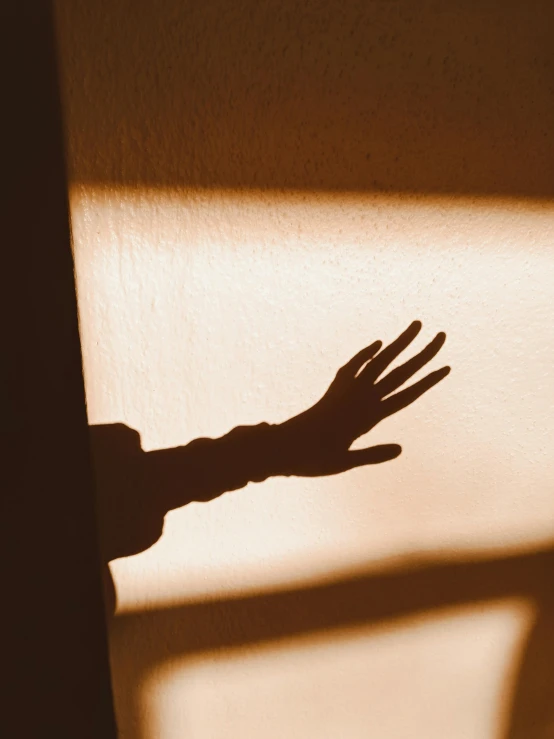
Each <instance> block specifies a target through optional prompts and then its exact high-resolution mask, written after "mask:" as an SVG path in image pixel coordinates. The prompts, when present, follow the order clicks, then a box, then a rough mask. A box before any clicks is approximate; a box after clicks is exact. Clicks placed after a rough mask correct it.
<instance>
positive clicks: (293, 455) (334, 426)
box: [277, 321, 450, 477]
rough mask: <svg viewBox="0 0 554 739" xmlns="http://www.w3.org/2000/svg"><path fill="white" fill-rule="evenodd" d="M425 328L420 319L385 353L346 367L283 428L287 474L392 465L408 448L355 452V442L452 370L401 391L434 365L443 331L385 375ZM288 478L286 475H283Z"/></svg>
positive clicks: (375, 351)
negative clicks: (318, 396) (314, 399)
mask: <svg viewBox="0 0 554 739" xmlns="http://www.w3.org/2000/svg"><path fill="white" fill-rule="evenodd" d="M420 330H421V323H420V322H419V321H414V322H413V323H412V324H411V325H410V326H409V327H408V328H407V329H406V331H404V332H403V333H402V334H401V335H400V336H399V337H398V338H397V339H396V340H395V341H393V342H392V343H391V344H389V346H387V347H385V348H384V349H382V350H381V351H380V349H381V345H382V344H381V342H380V341H375V342H374V343H373V344H371V345H370V346H368V347H366V348H365V349H362V351H361V352H359V353H358V354H356V356H355V357H353V358H352V359H351V360H350V361H349V362H348V363H347V364H345V365H344V367H342V368H341V369H340V370H339V371H338V373H337V376H336V377H335V379H334V380H333V382H332V383H331V385H330V387H329V389H328V390H327V392H326V393H325V395H324V396H323V397H322V398H321V400H319V401H318V402H317V403H316V404H315V405H314V406H312V407H311V408H309V409H308V410H307V411H304V413H301V414H300V415H298V416H295V417H294V418H291V419H290V420H289V421H286V422H285V423H283V424H281V425H280V426H279V427H277V428H278V429H279V430H280V432H281V438H282V447H281V448H282V449H283V448H285V449H286V450H287V451H286V453H285V455H284V456H285V458H286V459H287V470H286V472H285V473H284V474H286V475H300V476H304V477H306V476H307V477H316V476H320V475H333V474H338V473H340V472H345V471H347V470H350V469H353V468H354V467H360V466H362V465H366V464H377V463H380V462H387V461H388V460H391V459H394V458H395V457H397V456H398V455H399V454H400V453H401V451H402V449H401V447H400V446H399V445H398V444H383V445H379V446H373V447H369V448H366V449H355V450H351V449H350V447H351V445H352V444H353V442H354V441H355V440H356V439H358V438H359V437H360V436H363V435H364V434H366V433H367V432H368V431H370V430H371V429H372V428H373V427H374V426H376V425H377V424H378V423H379V421H382V420H383V419H384V418H386V417H387V416H390V415H392V414H393V413H396V412H397V411H399V410H401V409H402V408H405V407H406V406H408V405H410V404H411V403H413V402H414V401H415V400H417V398H419V397H420V396H421V395H423V393H425V392H427V390H429V389H430V388H432V387H433V386H434V385H436V384H437V383H438V382H440V381H441V380H442V379H443V378H444V377H446V375H448V373H449V372H450V367H442V368H441V369H439V370H436V371H434V372H431V373H430V374H429V375H427V376H426V377H424V378H423V379H421V380H419V381H418V382H415V383H414V384H413V385H410V386H409V387H407V388H405V389H403V390H400V391H399V392H395V391H396V390H398V389H399V388H400V387H401V386H402V385H403V384H404V383H405V382H406V381H407V380H409V379H410V378H411V377H412V376H413V375H414V374H415V373H416V372H417V371H418V370H419V369H421V368H422V367H423V366H424V365H425V364H427V362H429V361H430V360H431V359H432V358H433V357H434V356H435V355H436V354H437V353H438V351H439V350H440V348H441V347H442V345H443V344H444V342H445V340H446V335H445V334H444V333H442V332H441V333H439V334H437V335H436V336H435V338H434V339H433V341H431V342H430V343H429V344H428V345H427V346H426V347H425V348H424V349H423V350H422V351H421V352H419V354H416V355H415V356H414V357H412V358H411V359H409V360H408V361H407V362H405V363H404V364H402V365H401V366H399V367H397V368H396V369H394V370H392V371H391V372H389V374H387V375H385V376H384V377H381V375H382V374H383V372H384V371H385V370H386V369H387V367H388V366H389V365H390V364H391V362H392V361H393V360H394V359H396V357H398V355H399V354H400V353H401V352H402V351H404V349H406V347H407V346H408V345H409V344H410V343H411V342H412V341H413V339H414V338H415V337H416V336H417V334H418V333H419V331H420ZM281 474H283V473H281Z"/></svg>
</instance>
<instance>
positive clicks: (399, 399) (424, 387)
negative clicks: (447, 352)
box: [380, 367, 450, 418]
mask: <svg viewBox="0 0 554 739" xmlns="http://www.w3.org/2000/svg"><path fill="white" fill-rule="evenodd" d="M449 373H450V367H441V369H438V370H435V372H431V373H430V374H428V375H427V376H426V377H424V378H423V379H422V380H419V381H418V382H414V384H413V385H410V387H407V388H406V389H405V390H401V391H400V392H398V393H395V395H391V396H390V397H388V398H385V400H382V401H381V404H380V407H381V416H382V417H383V418H385V417H386V416H390V415H392V414H393V413H397V412H398V411H400V410H402V409H403V408H406V406H408V405H411V403H413V402H414V401H415V400H417V399H418V398H420V397H421V396H422V395H423V394H424V393H426V392H427V391H428V390H430V389H431V388H432V387H434V386H435V385H436V384H437V383H439V382H440V381H441V380H443V379H444V378H445V377H446V376H447V375H448V374H449Z"/></svg>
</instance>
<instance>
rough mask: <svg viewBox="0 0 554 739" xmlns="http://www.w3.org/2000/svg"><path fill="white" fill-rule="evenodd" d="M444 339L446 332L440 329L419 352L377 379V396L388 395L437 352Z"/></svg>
mask: <svg viewBox="0 0 554 739" xmlns="http://www.w3.org/2000/svg"><path fill="white" fill-rule="evenodd" d="M445 341H446V334H445V333H443V332H442V331H441V333H439V334H437V335H436V336H435V338H434V339H433V341H431V342H430V343H429V344H427V346H426V347H425V349H423V350H422V351H420V352H419V354H416V355H415V357H412V358H411V359H409V360H408V361H407V362H405V363H404V364H402V365H401V366H400V367H397V368H396V369H393V370H392V372H389V374H388V375H386V376H385V377H383V379H382V380H379V382H377V383H376V385H375V389H376V390H377V392H378V394H379V396H380V397H381V398H384V397H385V395H389V393H392V392H394V390H397V389H398V388H399V387H400V386H401V385H403V384H404V383H405V382H406V381H407V380H409V379H410V377H412V375H415V373H416V372H417V371H418V370H420V369H421V368H422V367H424V366H425V365H426V364H427V363H428V362H430V361H431V359H433V357H435V356H436V355H437V354H438V353H439V351H440V350H441V348H442V346H443V345H444V342H445Z"/></svg>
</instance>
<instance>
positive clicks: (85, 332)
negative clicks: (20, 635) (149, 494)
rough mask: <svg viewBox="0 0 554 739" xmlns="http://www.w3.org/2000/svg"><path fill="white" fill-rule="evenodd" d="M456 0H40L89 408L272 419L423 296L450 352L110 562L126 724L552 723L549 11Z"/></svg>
mask: <svg viewBox="0 0 554 739" xmlns="http://www.w3.org/2000/svg"><path fill="white" fill-rule="evenodd" d="M448 8H449V10H445V9H444V4H437V3H421V4H418V6H417V12H416V11H415V6H414V5H413V4H408V3H405V2H388V3H385V2H380V3H367V4H361V3H359V4H354V3H346V4H344V3H341V4H340V5H339V4H338V3H337V4H336V5H335V4H334V3H331V2H328V3H320V4H318V5H317V6H316V5H315V4H313V3H312V4H308V5H305V4H303V7H302V9H301V10H300V9H298V8H295V7H294V6H293V5H292V4H291V3H285V4H284V5H278V4H276V3H275V4H273V3H271V4H268V5H267V6H265V5H264V4H262V5H261V6H258V5H256V6H255V7H254V5H252V6H250V4H247V3H234V4H224V3H216V2H211V3H204V4H203V5H202V9H200V4H198V7H197V6H195V5H193V4H192V3H180V2H176V1H175V2H162V3H146V2H141V3H130V2H123V1H122V0H117V1H116V2H113V1H112V2H110V3H107V2H106V3H104V2H97V3H90V4H89V3H86V4H85V3H67V4H63V7H62V4H60V9H59V28H60V48H61V61H62V73H63V78H64V80H65V90H66V110H67V124H68V150H69V159H70V161H69V164H70V170H71V172H72V176H73V182H74V186H73V191H72V218H73V230H74V240H75V261H76V270H77V279H78V293H79V308H80V320H81V335H82V342H83V353H84V360H85V374H86V387H87V399H88V409H89V418H90V421H91V423H115V422H124V423H126V424H128V425H129V426H131V427H132V428H135V429H137V430H138V431H139V432H140V433H141V437H142V445H143V447H144V448H145V449H155V448H163V447H168V446H174V445H178V444H183V443H186V442H188V441H190V440H191V439H194V438H195V437H198V436H218V435H221V434H223V433H225V432H226V431H228V430H229V429H230V428H232V427H233V426H235V425H237V424H248V423H258V422H260V421H269V422H278V421H281V420H284V419H285V418H287V417H288V416H289V415H292V414H295V413H297V412H299V411H300V410H302V409H304V408H305V407H307V406H308V404H310V403H312V402H313V401H315V400H316V399H317V398H318V397H319V396H320V394H321V393H322V392H323V391H324V389H325V388H326V386H327V384H328V382H329V381H330V380H331V379H332V377H333V375H334V373H335V371H336V370H337V368H338V367H339V366H340V365H341V364H342V363H344V361H345V360H346V359H348V358H349V357H350V356H351V355H352V354H353V353H354V352H356V351H357V350H358V349H360V348H361V347H362V346H364V345H366V344H368V343H369V342H370V341H372V340H373V339H376V338H381V339H383V340H384V341H387V340H390V339H392V338H394V336H395V335H396V334H397V333H398V332H399V331H400V330H402V329H403V328H404V327H405V326H406V325H407V324H408V323H410V322H411V321H412V320H413V319H415V318H419V319H421V320H422V321H423V325H424V330H423V332H422V336H421V337H419V338H418V339H417V340H416V342H415V343H414V350H415V349H417V348H419V347H421V346H422V345H423V342H424V341H426V340H428V339H430V338H431V337H432V335H434V333H435V332H436V331H438V330H444V331H446V332H447V334H448V341H447V344H446V346H445V348H444V349H443V351H442V352H441V354H442V355H443V357H442V359H441V360H440V363H441V364H442V363H449V364H451V365H452V368H453V371H452V374H451V376H450V377H448V378H447V379H446V380H445V381H444V382H443V383H442V384H441V385H440V386H439V387H437V388H435V389H434V390H433V391H431V392H430V393H429V394H428V395H427V396H425V397H424V398H423V399H421V400H420V401H419V402H418V403H417V404H415V405H414V406H412V407H410V408H409V409H407V410H406V411H404V412H403V413H401V414H398V415H396V416H393V417H392V418H390V419H388V420H387V421H386V422H384V423H383V424H382V426H380V427H378V428H377V429H376V430H375V431H374V432H372V434H371V443H379V442H389V441H390V442H399V443H401V444H402V445H403V448H404V452H403V454H402V456H401V457H400V458H399V459H398V460H395V461H394V462H391V463H388V464H386V465H382V466H380V467H373V468H365V469H359V470H356V471H353V472H350V473H347V474H344V475H342V476H337V477H332V478H325V479H313V480H302V479H295V478H291V479H281V478H275V479H270V480H268V481H267V482H265V483H263V484H260V485H253V484H251V485H249V486H248V487H247V488H246V489H244V490H242V491H238V492H236V493H232V494H229V495H226V496H223V497H222V498H220V499H218V500H217V501H214V502H212V503H209V504H203V505H201V504H191V505H189V506H187V507H185V508H183V509H181V510H178V511H175V512H172V513H171V514H169V515H168V516H167V518H166V525H165V531H164V534H163V536H162V538H161V539H160V541H159V542H158V543H157V544H155V545H154V546H153V547H152V548H151V549H150V550H148V551H147V552H144V553H143V554H140V555H137V556H135V557H131V558H127V559H122V560H117V561H115V562H114V563H113V564H112V571H113V573H114V578H115V582H116V589H117V594H118V612H117V614H116V617H115V618H114V620H113V623H112V625H111V652H112V667H113V674H114V683H115V685H114V687H115V693H116V699H117V710H118V719H119V723H120V729H121V735H122V737H124V738H125V739H154V737H156V739H158V738H160V739H173V738H176V737H183V736H187V737H194V739H204V738H205V739H208V738H209V739H215V738H218V739H219V737H221V739H223V738H225V739H234V737H237V738H238V737H241V738H242V737H245V738H247V739H254V737H256V739H257V738H258V737H264V739H266V738H268V739H272V737H283V736H287V737H307V738H308V739H310V738H311V737H313V738H314V739H315V737H317V738H318V739H320V738H321V737H325V738H327V737H328V738H329V739H331V738H332V739H335V738H336V737H345V738H346V739H361V738H362V737H367V736H372V737H374V736H375V737H386V738H387V739H389V738H390V739H408V738H409V739H412V738H413V737H418V738H420V737H421V739H423V737H425V739H435V738H436V739H439V738H440V739H443V738H444V737H449V739H516V737H517V738H518V739H519V738H521V739H523V738H525V739H539V737H540V739H546V738H547V737H550V736H552V731H553V728H552V727H553V725H554V724H553V723H552V714H551V713H549V712H550V711H551V706H552V701H551V700H550V698H549V695H550V690H551V687H550V686H551V684H552V683H553V680H552V676H551V675H549V673H548V666H549V665H552V664H554V659H553V658H552V653H553V652H554V645H553V643H552V637H551V635H550V633H549V629H548V628H546V627H545V624H548V623H549V619H551V618H552V613H553V606H552V596H551V587H550V572H551V567H550V564H549V563H550V562H551V560H552V557H551V555H550V549H551V547H552V544H553V542H554V498H553V497H552V483H553V471H552V459H553V453H554V433H553V432H554V416H553V414H552V402H553V400H554V389H553V386H552V364H553V360H554V341H553V337H552V325H551V324H552V321H551V311H552V308H551V306H552V300H553V297H554V287H553V286H554V254H553V251H552V243H553V238H554V220H553V215H554V205H553V204H552V203H551V202H550V201H549V199H548V198H549V196H550V195H551V194H552V193H551V188H552V181H553V180H552V171H553V170H552V133H551V132H552V130H554V129H553V127H552V114H553V110H554V107H553V94H552V86H551V79H552V75H551V71H552V70H551V53H552V52H551V50H550V48H549V46H547V45H546V43H545V33H546V17H547V14H548V13H550V14H551V11H550V10H548V8H547V4H546V3H543V4H541V3H531V5H529V6H526V8H528V9H523V6H520V5H518V6H517V9H516V4H515V3H514V4H512V3H507V4H502V7H501V6H500V4H497V3H492V2H485V3H481V4H480V5H479V7H478V9H477V8H476V7H475V6H474V5H473V4H469V3H452V4H451V5H449V6H448ZM368 90H369V92H368ZM366 144H368V146H367V147H366ZM366 148H367V149H368V150H367V151H365V149H366ZM276 187H277V188H282V189H279V190H277V189H275V188H276ZM408 191H410V192H411V194H408ZM402 193H403V194H402ZM439 193H441V194H440V195H439ZM462 193H463V196H462ZM506 194H511V196H512V197H511V198H508V197H506ZM500 195H502V197H500ZM485 196H486V197H485ZM523 196H526V197H523ZM531 196H532V197H531ZM438 362H439V360H438V359H437V360H435V362H434V364H433V367H437V366H439V364H438ZM535 553H536V554H535Z"/></svg>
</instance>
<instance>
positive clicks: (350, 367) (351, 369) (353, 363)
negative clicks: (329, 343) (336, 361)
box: [337, 341, 383, 379]
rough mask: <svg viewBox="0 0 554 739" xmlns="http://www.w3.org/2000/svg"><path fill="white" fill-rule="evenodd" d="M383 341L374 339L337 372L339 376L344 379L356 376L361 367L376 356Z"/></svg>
mask: <svg viewBox="0 0 554 739" xmlns="http://www.w3.org/2000/svg"><path fill="white" fill-rule="evenodd" d="M382 344H383V342H382V341H374V342H373V344H370V345H369V346H366V347H365V349H362V350H361V351H359V352H358V353H357V354H356V355H354V356H353V357H352V359H350V360H349V361H348V362H347V363H346V364H345V365H344V366H343V367H341V368H340V370H339V371H338V372H337V377H341V378H344V379H352V378H354V377H356V375H357V374H358V372H359V371H360V369H361V368H362V367H363V366H364V364H366V362H369V360H370V359H371V358H372V357H374V356H375V355H376V354H377V352H378V351H379V349H380V348H381V346H382Z"/></svg>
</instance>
